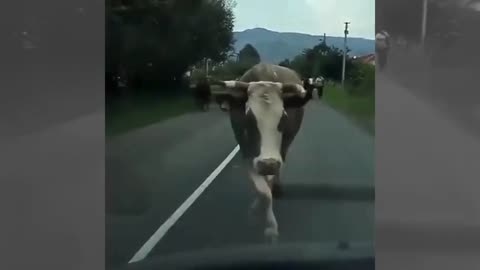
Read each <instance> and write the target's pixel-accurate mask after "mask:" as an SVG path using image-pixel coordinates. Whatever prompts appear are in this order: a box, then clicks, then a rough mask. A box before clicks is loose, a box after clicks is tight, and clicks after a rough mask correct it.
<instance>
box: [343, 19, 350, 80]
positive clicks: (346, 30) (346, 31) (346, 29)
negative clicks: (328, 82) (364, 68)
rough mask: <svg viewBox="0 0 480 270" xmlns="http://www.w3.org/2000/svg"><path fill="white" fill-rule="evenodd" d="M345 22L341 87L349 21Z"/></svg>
mask: <svg viewBox="0 0 480 270" xmlns="http://www.w3.org/2000/svg"><path fill="white" fill-rule="evenodd" d="M344 23H345V31H344V32H343V33H344V34H345V39H344V41H343V64H342V88H344V86H345V62H346V58H347V35H348V25H349V24H350V22H344Z"/></svg>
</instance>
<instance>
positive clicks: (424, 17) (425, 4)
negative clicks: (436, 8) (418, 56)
mask: <svg viewBox="0 0 480 270" xmlns="http://www.w3.org/2000/svg"><path fill="white" fill-rule="evenodd" d="M427 9H428V0H423V8H422V34H421V37H420V41H421V44H422V47H424V48H425V37H426V35H427V13H428V12H427Z"/></svg>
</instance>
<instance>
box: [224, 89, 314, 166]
mask: <svg viewBox="0 0 480 270" xmlns="http://www.w3.org/2000/svg"><path fill="white" fill-rule="evenodd" d="M218 84H221V85H223V86H224V87H223V88H224V91H225V92H224V93H223V94H228V95H229V96H231V98H232V99H234V100H235V101H237V102H240V103H241V104H242V105H244V106H241V107H242V108H245V111H241V112H240V113H241V114H242V115H241V116H239V117H242V118H243V120H244V121H242V122H243V123H244V125H245V126H244V127H245V132H246V137H247V138H248V144H249V148H250V149H252V152H253V153H252V156H253V164H252V165H253V167H254V169H255V170H256V171H257V173H259V174H261V175H273V174H277V173H278V171H279V170H280V168H281V166H282V163H283V159H282V155H281V146H282V135H283V132H284V131H285V130H286V128H287V120H288V117H289V115H288V113H287V109H288V108H293V107H301V106H303V105H304V104H305V103H306V102H307V101H308V100H307V99H306V94H307V92H306V91H305V89H304V88H303V86H302V85H300V84H296V83H279V82H266V81H260V82H250V83H246V82H241V81H225V82H219V83H218ZM232 113H235V112H232ZM237 113H238V112H237Z"/></svg>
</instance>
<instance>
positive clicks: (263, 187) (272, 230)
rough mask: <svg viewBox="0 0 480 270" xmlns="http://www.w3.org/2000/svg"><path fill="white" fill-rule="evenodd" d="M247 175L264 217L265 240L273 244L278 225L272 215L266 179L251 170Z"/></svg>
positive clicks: (276, 237) (271, 200) (270, 196)
mask: <svg viewBox="0 0 480 270" xmlns="http://www.w3.org/2000/svg"><path fill="white" fill-rule="evenodd" d="M249 174H250V178H251V179H252V181H253V184H254V186H255V191H256V192H257V196H258V197H257V200H258V201H257V204H258V207H259V209H261V210H263V211H262V212H263V214H264V215H265V229H264V236H265V240H266V241H267V242H269V243H274V242H276V241H277V239H278V223H277V219H276V218H275V214H274V213H273V198H272V192H271V189H270V186H269V184H268V179H267V177H265V176H261V175H259V174H257V173H255V172H254V171H253V170H250V172H249ZM254 203H255V202H254Z"/></svg>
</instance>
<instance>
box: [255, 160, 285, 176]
mask: <svg viewBox="0 0 480 270" xmlns="http://www.w3.org/2000/svg"><path fill="white" fill-rule="evenodd" d="M281 164H282V163H281V162H280V161H279V160H276V159H273V158H268V159H262V160H258V161H257V164H256V169H257V173H258V174H260V175H277V174H278V173H279V171H280V167H281Z"/></svg>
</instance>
